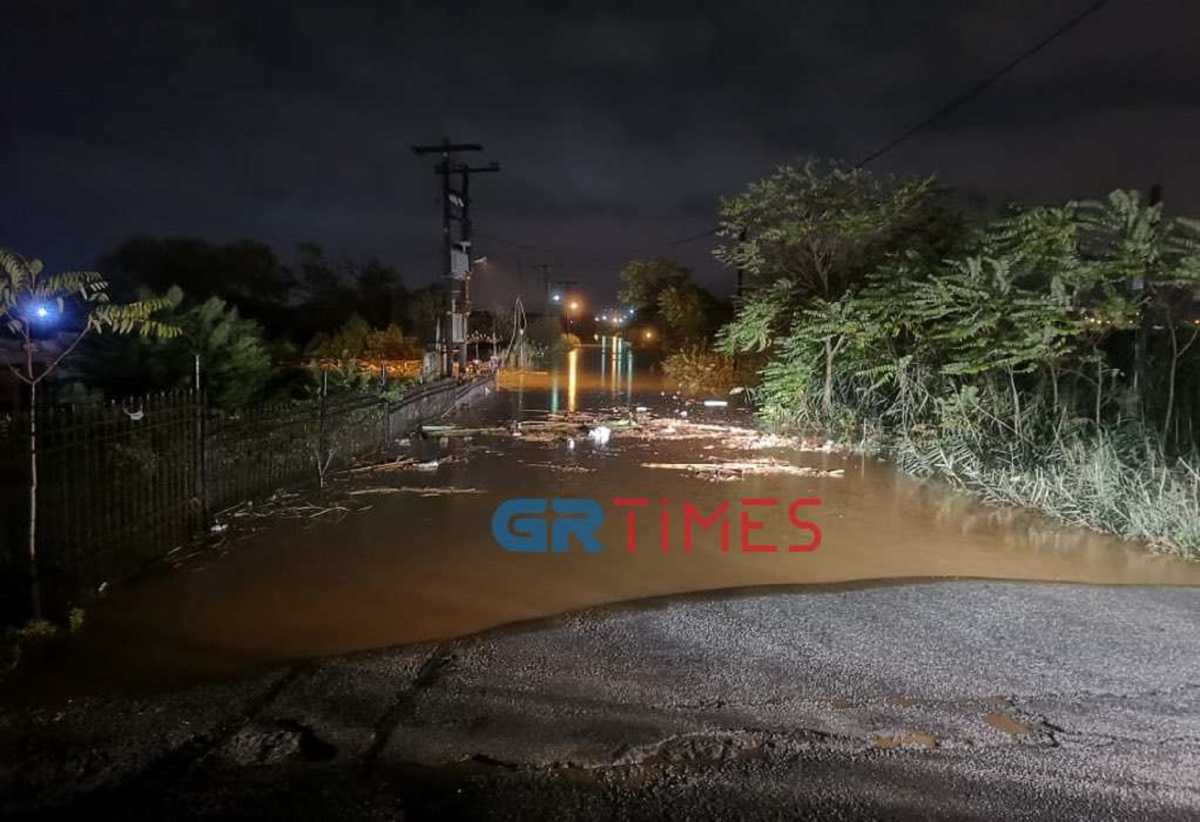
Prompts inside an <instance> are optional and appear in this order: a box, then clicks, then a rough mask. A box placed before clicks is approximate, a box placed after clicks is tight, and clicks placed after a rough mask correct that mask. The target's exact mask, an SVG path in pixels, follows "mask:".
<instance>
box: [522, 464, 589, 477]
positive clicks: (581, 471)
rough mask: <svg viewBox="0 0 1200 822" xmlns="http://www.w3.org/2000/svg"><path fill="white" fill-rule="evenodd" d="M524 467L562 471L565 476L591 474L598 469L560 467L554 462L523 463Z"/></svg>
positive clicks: (582, 466) (574, 466) (577, 466)
mask: <svg viewBox="0 0 1200 822" xmlns="http://www.w3.org/2000/svg"><path fill="white" fill-rule="evenodd" d="M521 464H522V465H528V466H529V467H530V468H541V469H544V470H546V471H561V472H562V473H564V474H591V473H592V472H594V471H595V470H596V469H595V468H588V467H587V466H586V465H570V464H567V465H559V464H558V463H554V462H522V463H521Z"/></svg>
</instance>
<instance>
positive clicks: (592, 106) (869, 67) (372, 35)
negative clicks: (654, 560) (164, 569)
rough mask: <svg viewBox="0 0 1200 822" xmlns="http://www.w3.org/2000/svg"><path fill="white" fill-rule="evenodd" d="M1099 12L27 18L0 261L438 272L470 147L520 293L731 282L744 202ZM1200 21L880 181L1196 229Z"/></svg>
mask: <svg viewBox="0 0 1200 822" xmlns="http://www.w3.org/2000/svg"><path fill="white" fill-rule="evenodd" d="M1086 5H1087V2H1086V0H1055V1H1054V2H1048V1H1047V0H1005V1H1004V2H978V3H964V2H961V0H923V2H911V3H902V2H882V0H881V1H880V2H866V1H865V0H864V1H863V2H841V3H816V2H796V1H795V0H792V2H759V3H749V2H748V3H742V4H730V3H723V4H706V3H645V4H640V5H634V4H622V5H620V6H617V5H612V6H607V7H606V6H605V5H604V4H600V3H587V4H582V3H580V4H564V3H557V4H545V5H536V4H520V5H518V4H507V3H494V2H493V3H481V4H475V5H472V4H453V5H434V4H429V3H417V2H408V3H404V2H399V3H379V4H371V5H366V4H355V3H337V4H334V3H329V4H313V3H308V2H302V0H295V2H287V3H283V2H258V3H237V4H234V3H229V4H219V3H213V2H184V1H183V0H176V1H175V2H166V1H165V0H155V2H148V1H146V0H128V1H127V2H110V3H103V4H101V3H84V2H77V3H65V2H52V1H51V2H42V3H38V4H27V5H26V6H24V7H21V8H20V9H16V8H14V7H10V8H9V9H8V10H7V11H6V17H7V18H8V19H7V21H6V25H5V29H4V31H5V41H4V48H3V49H2V50H0V76H3V80H2V81H0V95H2V96H0V104H2V106H3V109H2V114H0V116H2V117H3V120H2V121H0V123H2V127H3V130H2V132H0V141H2V143H0V147H2V149H3V158H4V159H3V164H4V167H3V169H2V170H3V175H4V176H3V179H4V185H3V186H2V187H0V244H3V245H7V246H12V247H15V248H17V249H20V250H22V251H25V252H27V253H34V254H37V255H40V256H43V257H45V258H46V259H47V260H48V261H49V262H50V263H51V264H52V265H79V264H85V263H88V262H90V261H91V260H92V259H94V258H95V257H96V256H97V255H98V254H100V253H101V252H102V251H104V250H105V249H106V248H107V247H109V246H110V245H112V244H113V243H115V242H117V241H119V240H120V239H121V238H123V237H124V236H126V235H128V234H131V233H133V232H158V233H181V234H193V235H201V236H207V237H211V238H213V239H231V238H235V237H240V236H251V237H258V238H262V239H265V240H268V241H270V242H272V243H274V244H276V245H277V246H278V247H279V248H280V249H281V251H283V252H284V253H288V250H289V249H290V248H291V247H292V245H293V244H294V243H296V242H297V241H300V240H308V239H311V240H316V241H319V242H322V243H324V244H326V245H327V246H329V247H331V248H332V249H334V250H336V251H338V252H342V253H352V254H356V255H365V254H376V255H379V256H381V257H384V258H385V259H388V260H393V261H395V262H397V263H399V264H400V265H402V266H403V267H404V269H405V270H406V272H407V273H408V277H409V279H410V281H413V282H421V281H425V280H428V279H429V278H430V277H431V276H433V275H434V274H435V273H436V272H437V270H438V265H437V263H436V259H435V257H434V254H435V252H436V248H437V229H438V225H437V220H438V208H437V196H438V195H437V189H436V181H435V178H434V175H433V174H432V173H431V171H430V168H429V166H430V163H429V162H427V161H426V160H424V159H418V158H416V157H414V156H412V155H411V153H410V152H409V151H408V146H409V144H411V143H413V142H419V141H428V140H433V139H437V138H438V137H440V136H441V135H442V134H444V133H449V134H452V135H453V136H455V137H456V138H460V139H471V140H478V141H480V142H483V143H485V144H486V145H487V147H488V152H487V156H486V159H496V160H499V161H501V162H502V163H503V164H504V167H505V170H504V172H503V173H502V174H499V175H494V176H488V177H486V178H482V179H480V181H479V183H478V185H477V187H476V189H475V191H476V194H477V201H476V205H477V214H478V223H477V224H478V227H479V230H480V232H481V236H480V239H479V246H480V251H481V253H486V254H488V255H489V258H492V259H496V260H497V261H498V264H499V265H501V266H504V267H507V270H508V271H509V274H507V275H505V278H506V279H505V282H510V283H511V282H516V281H517V273H518V269H520V270H521V271H528V270H531V268H532V265H533V264H534V263H536V262H542V261H549V262H553V263H554V264H555V265H556V266H558V267H560V268H561V269H562V270H563V271H569V272H572V273H574V274H576V275H578V277H579V278H580V279H582V280H585V281H591V282H594V283H596V284H597V287H598V288H603V290H605V291H609V292H611V285H609V284H608V280H609V278H611V275H612V273H613V272H614V271H615V270H616V268H617V267H619V265H620V263H621V262H622V261H623V260H624V259H626V258H627V257H629V256H632V255H643V254H655V253H668V254H676V255H678V256H680V257H681V258H683V259H684V260H685V261H686V262H688V263H690V264H693V265H695V266H697V267H698V268H699V269H700V270H701V273H702V276H703V277H704V278H705V279H706V280H707V281H708V282H709V283H711V284H712V285H713V286H714V287H717V288H724V287H725V285H727V281H728V280H729V278H728V276H727V274H726V273H724V272H721V271H720V270H719V269H718V268H717V267H716V266H715V265H714V264H712V263H711V261H710V260H709V259H708V257H707V250H706V247H705V245H704V244H703V243H696V244H690V245H684V246H671V245H670V243H671V241H672V240H675V239H678V238H680V237H684V236H688V235H690V234H694V233H696V232H698V231H702V230H703V229H704V228H705V227H706V226H708V225H710V224H711V220H712V215H713V213H714V211H715V208H716V204H717V200H718V198H719V197H720V196H721V195H723V194H728V193H731V192H734V191H736V190H738V189H740V188H742V187H743V186H744V185H745V184H746V183H747V182H748V181H749V180H751V179H753V178H754V177H757V176H761V175H762V174H765V173H767V172H769V171H770V170H771V169H772V168H773V167H774V166H776V165H778V164H779V163H781V162H784V161H786V160H788V159H790V158H793V157H795V156H797V155H801V154H809V153H819V154H829V155H834V156H840V157H844V158H847V159H852V160H853V159H856V158H858V157H861V156H864V155H865V154H866V153H867V152H869V151H870V150H872V149H874V148H875V147H877V146H878V145H880V144H882V143H884V142H886V140H887V139H888V138H890V137H891V136H893V135H895V134H896V133H898V132H900V131H902V130H903V129H904V128H905V127H907V126H909V125H911V124H912V123H914V122H916V121H918V120H920V119H921V118H922V117H924V116H925V115H926V114H928V113H929V112H931V111H932V110H934V109H936V108H937V107H938V106H940V105H941V104H942V103H943V102H945V101H946V100H948V99H950V98H952V97H954V96H955V95H956V94H959V93H961V92H962V91H963V90H964V89H965V88H968V87H970V86H971V85H972V84H973V83H974V82H976V81H977V80H978V79H979V78H981V77H983V76H985V75H986V74H987V73H988V72H989V71H991V70H993V69H994V68H996V67H997V66H999V65H1001V64H1003V63H1004V62H1005V61H1007V60H1008V59H1010V58H1011V57H1012V56H1014V55H1015V54H1017V53H1019V52H1020V51H1021V50H1023V49H1024V48H1026V47H1028V46H1029V45H1030V44H1032V43H1033V42H1035V41H1036V40H1037V39H1039V38H1040V37H1042V36H1044V35H1045V33H1047V32H1048V31H1050V30H1052V29H1053V28H1054V27H1055V26H1057V25H1058V24H1060V23H1061V21H1063V20H1065V19H1067V18H1068V17H1070V16H1072V15H1074V14H1076V13H1078V12H1079V11H1080V10H1081V9H1082V8H1084V7H1085V6H1086ZM1198 27H1200V7H1198V6H1197V5H1196V4H1195V3H1193V2H1188V0H1160V2H1156V3H1153V4H1139V3H1121V2H1113V3H1110V4H1109V5H1108V6H1107V7H1106V8H1104V9H1103V10H1102V11H1100V12H1099V13H1097V14H1095V15H1093V16H1092V17H1091V18H1089V19H1088V20H1087V21H1086V22H1085V23H1084V24H1082V25H1081V26H1080V27H1079V28H1078V29H1077V30H1075V31H1074V32H1072V33H1071V34H1069V35H1067V36H1066V37H1064V38H1063V39H1062V40H1061V41H1059V42H1057V43H1055V44H1054V45H1052V46H1051V47H1050V48H1048V49H1047V50H1046V51H1045V52H1044V53H1042V54H1040V55H1038V56H1037V57H1036V58H1034V59H1033V60H1030V61H1029V62H1027V63H1026V64H1023V65H1022V66H1021V67H1020V68H1019V69H1018V70H1017V71H1016V72H1014V73H1013V74H1012V75H1010V76H1008V77H1006V78H1005V79H1004V80H1003V81H1002V82H1001V83H999V84H998V85H996V86H995V87H994V88H992V89H990V90H989V91H988V92H987V93H986V94H985V95H983V96H982V97H980V98H979V99H977V100H975V101H973V102H972V103H971V104H969V105H967V106H964V107H963V108H962V109H960V110H958V111H956V112H955V113H954V114H953V115H952V116H950V117H948V118H946V119H945V120H944V121H942V122H940V123H938V124H937V126H936V127H934V128H932V129H930V130H929V131H928V132H926V133H923V134H921V135H919V136H918V137H916V138H914V139H913V140H912V141H911V142H909V143H907V144H905V145H904V146H902V147H900V148H898V149H897V150H896V151H894V152H892V153H890V154H888V155H887V156H885V157H884V158H882V159H881V160H880V161H879V163H878V166H879V168H880V169H881V170H884V171H892V172H900V173H930V172H937V173H938V174H939V175H941V176H942V178H943V179H944V180H945V181H946V182H948V183H950V184H954V185H959V186H962V187H964V188H969V189H971V190H973V191H978V192H982V193H985V194H988V195H990V196H993V197H995V198H1004V197H1012V196H1019V197H1025V198H1032V199H1052V198H1064V197H1070V196H1084V195H1090V194H1096V193H1100V192H1102V191H1104V190H1105V189H1107V188H1111V187H1115V186H1127V187H1128V186H1134V187H1141V188H1145V187H1148V186H1149V185H1150V184H1152V183H1154V182H1162V183H1164V184H1165V185H1166V191H1167V198H1168V203H1169V205H1172V206H1173V207H1175V208H1177V209H1181V210H1186V211H1192V212H1200V171H1196V170H1195V166H1194V165H1193V162H1192V160H1193V155H1194V141H1193V140H1192V139H1191V138H1190V135H1194V134H1196V133H1197V126H1198V125H1200V63H1197V61H1196V60H1195V47H1194V42H1193V35H1194V32H1195V31H1196V30H1198ZM481 159H482V158H481ZM488 237H490V238H491V239H488ZM601 283H604V285H603V286H600V284H601ZM725 290H727V288H726V289H725Z"/></svg>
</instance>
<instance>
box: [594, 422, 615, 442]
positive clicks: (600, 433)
mask: <svg viewBox="0 0 1200 822" xmlns="http://www.w3.org/2000/svg"><path fill="white" fill-rule="evenodd" d="M611 436H612V429H611V428H609V427H608V426H607V425H597V426H596V427H595V428H593V429H592V430H591V431H588V439H589V440H591V441H592V442H593V443H595V444H596V445H608V439H609V437H611Z"/></svg>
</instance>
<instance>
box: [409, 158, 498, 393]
mask: <svg viewBox="0 0 1200 822" xmlns="http://www.w3.org/2000/svg"><path fill="white" fill-rule="evenodd" d="M412 150H413V153H414V154H417V155H418V156H423V155H426V154H440V155H441V162H439V163H438V164H437V165H435V166H434V168H433V172H434V174H437V175H440V176H441V178H442V254H443V258H444V261H445V265H444V269H443V276H444V277H445V278H446V281H447V285H448V286H449V292H450V305H449V306H448V311H447V314H448V317H449V320H450V323H449V325H450V333H449V340H448V345H447V346H446V347H445V348H444V349H443V348H442V347H441V346H439V351H438V354H439V358H440V362H441V369H442V375H443V376H450V375H451V373H452V372H453V367H452V365H451V363H452V359H451V352H452V351H455V350H456V349H457V353H458V360H459V368H460V372H461V371H462V370H464V369H465V368H466V365H467V324H468V322H467V318H468V317H469V316H470V313H471V301H470V278H471V218H470V209H471V201H470V175H471V174H472V173H474V172H491V171H499V170H500V165H499V164H498V163H490V164H489V165H487V166H481V167H472V166H470V165H468V164H467V163H460V162H455V161H454V159H453V156H454V155H455V154H458V153H461V152H466V151H483V146H482V145H480V144H479V143H452V142H451V141H450V138H449V137H443V138H442V142H441V143H437V144H433V145H424V146H413V147H412ZM454 174H458V175H460V186H459V188H458V190H455V189H454V188H452V187H451V176H452V175H454ZM455 222H457V223H458V226H459V230H458V239H457V240H456V239H455V238H454V231H453V225H454V223H455Z"/></svg>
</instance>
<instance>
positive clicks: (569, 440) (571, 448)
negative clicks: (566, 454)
mask: <svg viewBox="0 0 1200 822" xmlns="http://www.w3.org/2000/svg"><path fill="white" fill-rule="evenodd" d="M567 450H568V451H574V450H575V438H574V437H567Z"/></svg>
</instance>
